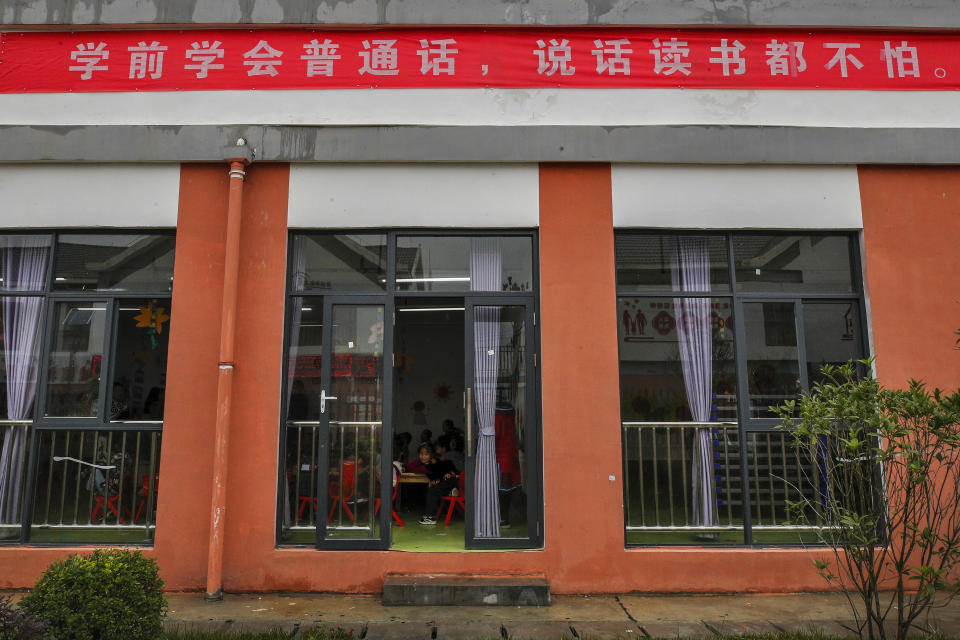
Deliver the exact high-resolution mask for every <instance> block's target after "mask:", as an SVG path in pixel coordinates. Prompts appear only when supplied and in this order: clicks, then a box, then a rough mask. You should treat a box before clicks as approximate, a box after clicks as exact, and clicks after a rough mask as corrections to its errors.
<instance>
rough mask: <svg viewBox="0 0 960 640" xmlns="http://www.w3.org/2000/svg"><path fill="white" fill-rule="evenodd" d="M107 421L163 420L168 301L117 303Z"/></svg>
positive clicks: (168, 332)
mask: <svg viewBox="0 0 960 640" xmlns="http://www.w3.org/2000/svg"><path fill="white" fill-rule="evenodd" d="M115 335H116V346H115V347H114V349H115V353H116V357H115V358H114V367H113V379H112V380H111V385H110V415H109V419H110V420H163V404H164V398H165V390H166V386H167V384H166V383H167V348H168V346H169V344H170V299H169V298H135V299H125V300H120V301H119V309H118V311H117V326H116V329H115Z"/></svg>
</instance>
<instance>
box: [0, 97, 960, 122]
mask: <svg viewBox="0 0 960 640" xmlns="http://www.w3.org/2000/svg"><path fill="white" fill-rule="evenodd" d="M278 104H281V105H283V107H282V108H277V105H278ZM238 123H243V124H247V125H289V126H322V125H361V126H369V125H438V126H441V125H444V126H487V125H493V126H524V125H554V126H578V125H596V126H645V125H651V126H653V125H668V126H673V125H676V126H683V125H718V126H795V127H852V128H890V127H893V128H898V127H902V128H923V127H934V128H951V127H960V92H956V91H837V90H738V89H724V90H718V89H683V90H681V89H337V90H289V91H269V90H268V91H143V92H107V93H11V94H0V125H20V126H29V125H44V126H80V125H170V126H178V125H203V124H212V125H225V126H226V125H236V124H238Z"/></svg>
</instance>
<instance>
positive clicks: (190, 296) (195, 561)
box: [156, 164, 229, 591]
mask: <svg viewBox="0 0 960 640" xmlns="http://www.w3.org/2000/svg"><path fill="white" fill-rule="evenodd" d="M228 181H229V178H228V176H227V172H226V171H224V168H223V165H220V164H218V165H183V166H182V167H181V168H180V202H179V213H178V217H177V255H176V262H175V266H174V280H173V281H174V285H173V301H172V312H171V314H170V350H169V355H168V358H167V389H166V403H165V408H164V425H163V442H162V446H161V453H160V485H159V489H158V496H157V536H156V556H157V560H158V562H159V564H160V571H161V575H162V577H163V579H164V581H165V582H166V585H167V588H168V589H171V590H192V591H199V590H200V589H202V588H203V586H204V583H205V579H206V574H205V572H204V569H205V568H206V566H207V536H208V533H209V520H208V518H207V514H208V513H209V510H210V498H211V490H210V489H211V486H212V479H213V476H212V473H211V468H210V461H211V460H212V459H213V455H214V447H213V442H214V438H213V432H214V425H215V423H216V416H217V403H216V398H217V376H216V374H215V372H216V371H217V363H218V361H219V351H218V345H219V342H220V313H221V301H222V300H221V296H222V294H223V266H224V247H225V238H226V217H227V198H228V193H229V184H228Z"/></svg>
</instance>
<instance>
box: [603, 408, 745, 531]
mask: <svg viewBox="0 0 960 640" xmlns="http://www.w3.org/2000/svg"><path fill="white" fill-rule="evenodd" d="M622 427H623V454H624V470H625V474H626V476H625V485H624V487H625V505H626V507H625V508H626V515H627V525H626V528H627V530H628V531H631V530H651V529H652V530H657V529H659V530H684V529H697V530H709V531H716V530H718V529H739V528H741V527H742V526H743V510H742V506H743V502H742V493H743V490H742V483H741V476H740V441H739V435H738V432H737V424H736V423H735V422H658V423H650V422H624V423H622ZM702 429H708V430H709V432H710V436H711V438H710V440H711V445H712V449H713V451H712V458H713V461H714V466H713V469H711V470H710V472H711V474H712V475H713V484H714V487H715V489H716V496H714V499H715V500H716V509H715V514H716V521H715V523H714V524H713V525H699V524H695V523H696V518H695V514H694V509H695V505H694V500H693V496H694V490H693V487H694V482H696V481H697V480H698V479H696V478H694V471H693V455H694V449H695V445H694V438H695V436H696V435H697V433H698V432H699V431H700V430H702Z"/></svg>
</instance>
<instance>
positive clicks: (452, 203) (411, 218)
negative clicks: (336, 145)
mask: <svg viewBox="0 0 960 640" xmlns="http://www.w3.org/2000/svg"><path fill="white" fill-rule="evenodd" d="M539 175H540V174H539V169H538V167H537V165H535V164H530V165H457V164H444V165H439V164H368V165H363V164H359V165H333V164H309V165H306V164H300V165H296V164H295V165H292V166H291V167H290V206H289V213H288V223H287V224H288V225H289V226H290V227H291V228H294V229H297V228H302V229H307V228H371V227H480V228H483V227H490V228H497V227H508V228H509V227H524V228H530V227H536V226H538V224H539V221H540V178H539Z"/></svg>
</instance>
